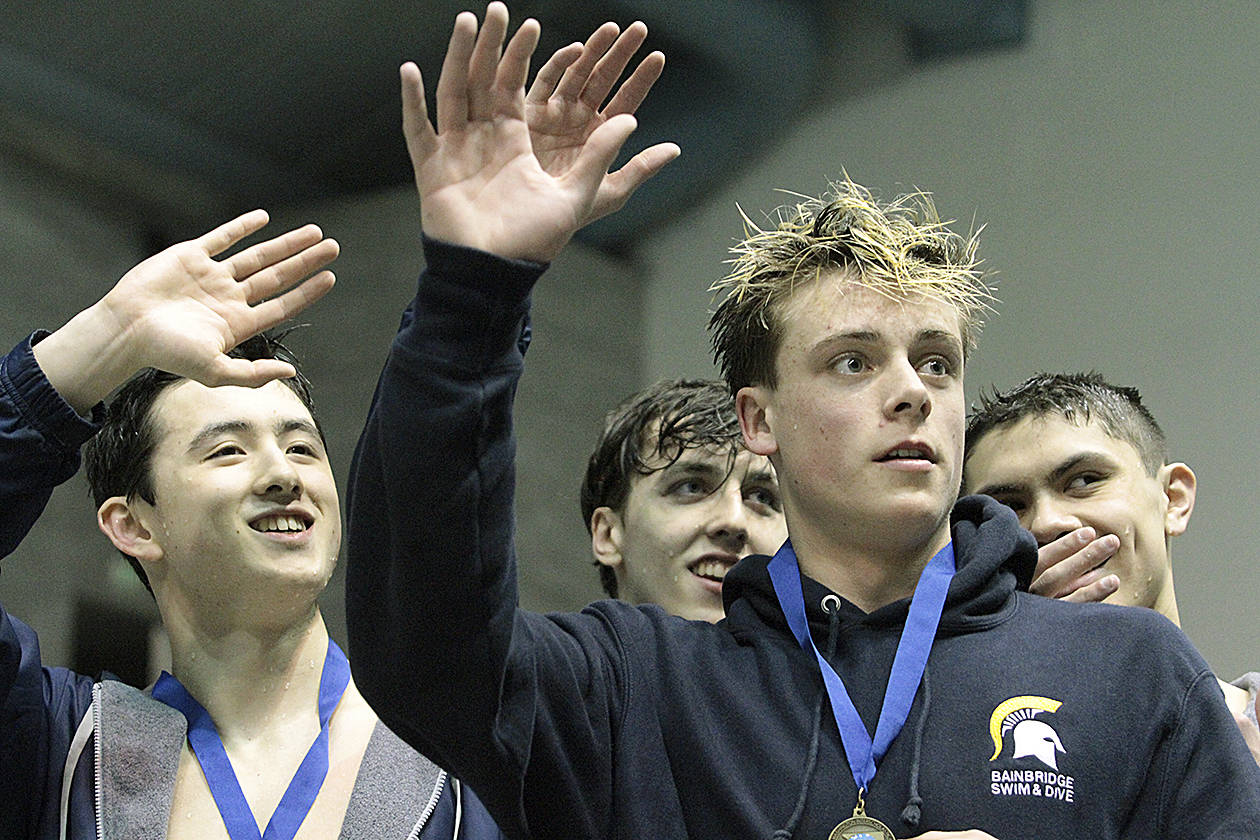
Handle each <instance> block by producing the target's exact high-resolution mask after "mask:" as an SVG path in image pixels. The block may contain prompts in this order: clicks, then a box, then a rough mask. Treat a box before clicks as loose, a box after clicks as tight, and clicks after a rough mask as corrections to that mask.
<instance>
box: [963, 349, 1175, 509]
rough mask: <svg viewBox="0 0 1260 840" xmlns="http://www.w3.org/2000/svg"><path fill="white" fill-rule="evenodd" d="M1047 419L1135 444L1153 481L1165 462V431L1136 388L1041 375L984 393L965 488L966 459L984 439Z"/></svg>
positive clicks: (971, 424) (1095, 377)
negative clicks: (1097, 429)
mask: <svg viewBox="0 0 1260 840" xmlns="http://www.w3.org/2000/svg"><path fill="white" fill-rule="evenodd" d="M1047 415H1050V416H1058V417H1062V418H1063V419H1064V420H1066V421H1068V422H1069V423H1073V424H1075V425H1078V426H1083V425H1085V424H1086V423H1089V422H1091V421H1093V422H1095V423H1097V424H1098V425H1099V426H1100V427H1102V429H1103V431H1105V432H1106V433H1107V435H1108V436H1109V437H1112V438H1115V439H1116V440H1122V441H1126V442H1127V443H1129V444H1131V445H1132V446H1133V448H1134V449H1136V450H1137V453H1138V456H1139V457H1140V458H1141V459H1142V466H1144V467H1145V468H1146V471H1147V473H1148V474H1150V475H1152V476H1153V475H1155V474H1156V473H1157V472H1159V469H1160V467H1162V466H1163V465H1164V463H1165V462H1166V461H1167V458H1168V445H1167V442H1166V441H1165V439H1164V432H1163V430H1162V429H1160V427H1159V424H1158V423H1156V422H1155V418H1154V417H1153V416H1152V415H1151V413H1150V411H1148V410H1147V408H1146V406H1144V405H1142V395H1141V394H1140V393H1138V389H1137V388H1128V387H1125V386H1123V385H1112V384H1111V383H1110V382H1107V381H1106V380H1105V379H1103V378H1102V375H1101V374H1099V373H1097V372H1095V371H1090V372H1089V373H1038V374H1034V375H1033V376H1030V377H1028V378H1027V379H1025V380H1024V381H1023V382H1021V383H1020V384H1018V385H1016V386H1015V387H1014V388H1011V389H1010V390H1009V391H1004V392H998V391H996V390H995V391H993V392H991V393H989V394H983V393H982V394H981V395H980V402H979V404H978V405H973V406H972V408H971V416H970V417H969V418H968V420H967V443H966V448H965V449H964V453H963V484H964V485H965V484H966V483H967V481H966V464H967V459H968V458H969V457H970V456H971V451H972V450H973V449H974V448H975V446H976V445H977V444H978V443H980V441H981V440H982V439H983V438H984V436H985V435H987V434H988V433H989V432H991V431H994V430H995V429H998V428H1001V427H1003V426H1008V425H1011V424H1013V423H1015V422H1017V421H1019V420H1022V419H1024V418H1025V417H1044V416H1047Z"/></svg>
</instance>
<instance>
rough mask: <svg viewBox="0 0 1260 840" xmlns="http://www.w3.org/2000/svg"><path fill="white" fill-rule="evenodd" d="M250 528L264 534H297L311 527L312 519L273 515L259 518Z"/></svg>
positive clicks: (301, 516) (297, 515) (292, 515)
mask: <svg viewBox="0 0 1260 840" xmlns="http://www.w3.org/2000/svg"><path fill="white" fill-rule="evenodd" d="M249 527H251V528H253V529H254V530H255V531H259V532H261V533H263V534H297V533H301V532H302V531H305V530H307V529H308V528H310V527H311V519H310V517H308V516H307V515H305V514H294V513H282V514H271V515H268V516H260V517H258V518H257V519H255V520H254V521H253V522H251V523H249Z"/></svg>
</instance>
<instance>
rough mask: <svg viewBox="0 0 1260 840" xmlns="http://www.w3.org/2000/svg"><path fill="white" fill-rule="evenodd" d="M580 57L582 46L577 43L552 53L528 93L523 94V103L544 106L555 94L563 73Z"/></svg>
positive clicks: (535, 77)
mask: <svg viewBox="0 0 1260 840" xmlns="http://www.w3.org/2000/svg"><path fill="white" fill-rule="evenodd" d="M581 56H582V45H581V44H579V43H573V44H569V45H568V46H565V47H561V48H560V49H558V50H556V51H555V52H554V53H552V55H551V58H549V59H547V62H546V63H545V64H544V65H543V66H542V67H541V68H539V70H538V74H537V75H536V76H534V83H533V84H532V85H530V86H529V92H528V93H527V94H525V102H526V103H528V104H530V105H544V104H546V102H547V100H548V99H550V98H551V95H552V94H553V93H555V91H556V85H558V84H559V83H560V79H561V77H563V76H564V72H565V71H566V70H568V69H569V67H570V66H571V65H572V64H573V62H575V61H577V60H578V59H579V58H580V57H581Z"/></svg>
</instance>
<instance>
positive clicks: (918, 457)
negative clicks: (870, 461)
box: [875, 446, 935, 463]
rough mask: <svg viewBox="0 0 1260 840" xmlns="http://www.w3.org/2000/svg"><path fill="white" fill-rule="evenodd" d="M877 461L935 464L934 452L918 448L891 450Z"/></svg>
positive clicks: (909, 447)
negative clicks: (926, 462)
mask: <svg viewBox="0 0 1260 840" xmlns="http://www.w3.org/2000/svg"><path fill="white" fill-rule="evenodd" d="M875 460H876V461H881V462H885V461H928V462H932V463H935V459H934V458H933V457H932V452H931V451H930V450H928V449H920V448H919V447H916V446H908V447H899V448H897V449H890V450H888V451H887V452H885V453H884V454H883V455H881V456H880V457H878V458H876V459H875Z"/></svg>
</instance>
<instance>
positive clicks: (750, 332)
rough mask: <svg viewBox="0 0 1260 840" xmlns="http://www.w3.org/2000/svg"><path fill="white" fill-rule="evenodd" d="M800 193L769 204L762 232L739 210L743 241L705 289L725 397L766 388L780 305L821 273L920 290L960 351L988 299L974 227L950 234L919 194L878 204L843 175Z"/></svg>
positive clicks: (779, 335) (885, 291) (875, 287)
mask: <svg viewBox="0 0 1260 840" xmlns="http://www.w3.org/2000/svg"><path fill="white" fill-rule="evenodd" d="M801 198H804V199H805V200H804V201H802V202H800V203H798V204H796V205H795V206H792V205H788V206H785V207H781V208H779V210H778V211H777V213H776V215H775V219H774V226H773V228H772V229H769V230H763V229H761V228H760V227H758V226H757V225H756V224H755V223H753V221H752V220H751V219H749V218H748V216H747V214H744V212H743V210H742V209H741V211H740V214H741V215H742V216H743V219H744V233H745V238H744V240H743V241H742V242H740V243H739V244H737V245H735V246H734V247H733V248H732V249H731V253H732V254H734V258H733V259H731V260H730V262H731V265H732V268H731V271H730V273H729V274H727V276H726V277H724V278H723V279H721V280H719V281H718V282H716V283H714V284H713V286H712V287H711V288H710V291H711V292H713V293H714V294H715V295H718V294H722V293H725V298H724V299H723V300H722V302H721V304H719V306H718V307H717V310H716V311H715V312H714V313H713V316H712V317H711V318H710V319H709V332H710V333H711V338H712V343H713V355H714V360H715V361H716V362H717V364H718V366H719V367H720V368H721V369H722V375H723V376H724V377H725V379H726V383H727V385H728V386H729V387H730V389H731V392H732V393H734V392H736V391H738V390H739V389H740V388H742V387H744V386H747V385H760V384H764V385H768V386H770V387H774V386H775V384H776V378H775V366H774V362H775V356H776V355H777V353H778V350H779V345H780V343H781V342H782V339H783V324H782V322H781V317H780V316H781V314H782V312H783V309H784V304H785V303H786V302H787V301H788V300H789V299H790V298H791V297H792V295H793V294H794V293H795V291H796V290H797V289H798V288H800V287H801V286H802V285H804V284H806V283H808V282H809V281H811V280H814V279H816V278H817V277H818V276H819V275H821V274H822V273H823V272H830V271H834V270H842V271H846V272H848V274H849V275H850V278H851V279H852V280H853V282H854V283H855V284H857V285H858V286H861V287H864V288H868V289H871V290H872V291H875V292H878V293H879V294H882V295H886V296H888V297H889V298H891V299H893V300H907V299H909V298H911V297H920V296H922V297H927V298H929V299H933V300H939V301H943V302H945V303H948V304H950V305H952V306H954V307H955V308H956V309H957V310H958V314H959V320H960V322H961V329H962V339H963V346H964V349H965V350H970V349H971V348H972V347H974V346H975V337H976V334H977V333H978V332H979V329H980V323H981V320H982V316H983V314H984V312H985V310H987V309H989V308H990V302H991V301H992V300H993V297H992V294H991V292H990V291H989V288H988V286H987V284H986V283H985V280H984V273H983V272H982V271H981V270H980V268H979V266H980V260H979V259H978V258H977V257H976V248H977V246H978V245H979V230H977V231H975V232H974V233H972V234H971V235H970V236H968V237H963V236H960V235H959V234H957V233H954V232H953V231H952V230H950V229H949V227H948V226H947V225H948V224H952V222H942V221H941V219H940V216H939V215H938V214H937V212H936V206H935V204H933V202H932V197H931V195H930V194H928V193H925V192H912V193H909V194H906V195H901V196H898V197H897V198H896V199H894V200H893V201H891V202H887V203H884V202H881V201H879V200H877V199H875V198H873V197H872V195H871V192H870V190H868V189H866V187H863V186H861V185H860V184H855V183H854V182H853V181H851V180H849V178H848V175H845V176H844V177H843V178H842V179H841V180H839V181H836V182H834V183H832V184H830V189H829V190H828V192H827V193H825V194H824V195H822V196H821V197H820V198H816V199H815V198H808V197H805V196H801Z"/></svg>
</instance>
